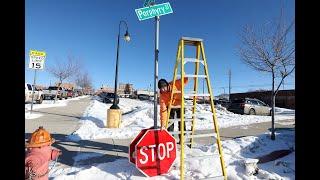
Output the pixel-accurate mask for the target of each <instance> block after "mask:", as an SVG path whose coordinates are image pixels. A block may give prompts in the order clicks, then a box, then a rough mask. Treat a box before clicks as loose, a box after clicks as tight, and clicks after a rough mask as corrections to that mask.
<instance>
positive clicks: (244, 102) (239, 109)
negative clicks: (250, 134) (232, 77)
mask: <svg viewBox="0 0 320 180" xmlns="http://www.w3.org/2000/svg"><path fill="white" fill-rule="evenodd" d="M228 111H231V112H234V113H239V114H250V115H268V116H270V115H271V107H270V106H268V105H267V104H266V103H264V102H262V101H260V100H259V99H253V98H244V99H236V100H233V101H231V104H230V106H229V107H228Z"/></svg>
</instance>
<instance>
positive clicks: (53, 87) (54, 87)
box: [48, 86, 58, 90]
mask: <svg viewBox="0 0 320 180" xmlns="http://www.w3.org/2000/svg"><path fill="white" fill-rule="evenodd" d="M57 89H58V87H57V86H50V87H49V88H48V90H57Z"/></svg>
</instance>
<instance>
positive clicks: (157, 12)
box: [135, 2, 173, 21]
mask: <svg viewBox="0 0 320 180" xmlns="http://www.w3.org/2000/svg"><path fill="white" fill-rule="evenodd" d="M135 11H136V14H137V16H138V18H139V21H142V20H146V19H150V18H153V17H155V16H162V15H166V14H170V13H173V11H172V8H171V6H170V3H168V2H167V3H163V4H157V5H154V6H150V7H145V8H140V9H136V10H135Z"/></svg>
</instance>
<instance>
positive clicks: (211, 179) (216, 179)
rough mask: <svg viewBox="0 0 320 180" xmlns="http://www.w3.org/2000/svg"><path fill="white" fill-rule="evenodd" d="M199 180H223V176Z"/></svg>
mask: <svg viewBox="0 0 320 180" xmlns="http://www.w3.org/2000/svg"><path fill="white" fill-rule="evenodd" d="M199 180H224V176H215V177H206V178H201V179H199Z"/></svg>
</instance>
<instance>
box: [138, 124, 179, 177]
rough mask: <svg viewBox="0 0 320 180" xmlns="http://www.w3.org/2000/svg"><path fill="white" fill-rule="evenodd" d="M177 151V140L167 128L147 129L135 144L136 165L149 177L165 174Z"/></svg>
mask: <svg viewBox="0 0 320 180" xmlns="http://www.w3.org/2000/svg"><path fill="white" fill-rule="evenodd" d="M138 136H139V135H138ZM140 136H141V134H140ZM176 151H177V149H176V140H175V138H174V137H172V135H171V134H170V133H169V132H168V131H167V130H159V129H149V130H146V132H145V133H144V135H143V136H142V137H141V139H140V141H138V143H137V144H136V146H135V154H136V157H135V164H136V167H137V168H138V169H139V170H140V171H141V172H142V173H143V174H145V175H146V176H149V177H151V176H157V175H160V174H165V173H167V172H168V171H169V169H170V168H171V166H172V164H173V162H174V160H175V159H176V153H177V152H176Z"/></svg>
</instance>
